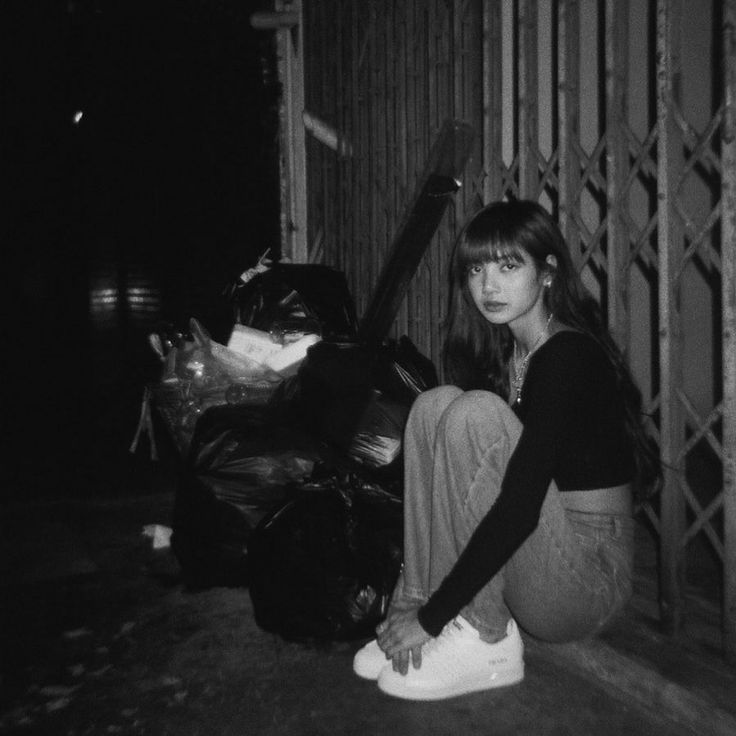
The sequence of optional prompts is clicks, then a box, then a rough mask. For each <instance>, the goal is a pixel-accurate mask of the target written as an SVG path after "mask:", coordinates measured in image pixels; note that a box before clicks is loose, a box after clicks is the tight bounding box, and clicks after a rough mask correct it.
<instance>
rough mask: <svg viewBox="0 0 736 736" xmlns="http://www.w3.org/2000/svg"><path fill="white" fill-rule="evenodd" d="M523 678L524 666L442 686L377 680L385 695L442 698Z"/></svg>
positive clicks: (507, 684)
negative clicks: (432, 686)
mask: <svg viewBox="0 0 736 736" xmlns="http://www.w3.org/2000/svg"><path fill="white" fill-rule="evenodd" d="M523 679H524V667H523V666H522V667H521V668H520V669H515V670H509V671H508V672H496V673H494V676H493V677H491V678H490V679H489V678H488V676H487V675H476V676H475V677H466V678H463V679H462V680H460V681H459V682H454V683H452V684H451V685H447V686H446V687H442V688H434V689H431V690H430V689H421V688H413V687H406V685H404V683H403V682H399V681H397V680H392V681H389V683H388V685H387V684H386V683H382V682H381V681H380V680H379V681H378V687H379V689H380V690H381V691H382V692H384V693H386V694H387V695H393V696H394V697H396V698H403V699H404V700H444V699H445V698H455V697H458V696H459V695H467V694H468V693H475V692H480V691H482V690H493V689H495V688H497V687H508V686H510V685H516V684H518V683H520V682H521V681H522V680H523Z"/></svg>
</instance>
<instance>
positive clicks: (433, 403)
mask: <svg viewBox="0 0 736 736" xmlns="http://www.w3.org/2000/svg"><path fill="white" fill-rule="evenodd" d="M461 394H462V389H460V388H458V387H457V386H436V387H435V388H431V389H429V390H427V391H423V392H422V393H421V394H419V396H417V398H416V399H415V400H414V403H413V404H412V407H411V414H410V417H409V418H410V419H417V418H424V417H426V416H436V417H437V419H439V417H440V416H441V415H442V412H443V411H444V410H445V408H446V407H447V406H448V405H449V404H450V403H452V401H453V400H454V399H455V398H457V397H458V396H460V395H461Z"/></svg>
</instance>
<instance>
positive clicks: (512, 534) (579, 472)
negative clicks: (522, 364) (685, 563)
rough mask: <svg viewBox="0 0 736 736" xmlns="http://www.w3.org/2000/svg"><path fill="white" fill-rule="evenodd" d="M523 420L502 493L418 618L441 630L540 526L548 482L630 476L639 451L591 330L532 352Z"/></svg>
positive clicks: (564, 335)
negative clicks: (626, 427) (625, 425)
mask: <svg viewBox="0 0 736 736" xmlns="http://www.w3.org/2000/svg"><path fill="white" fill-rule="evenodd" d="M513 409H514V412H515V413H516V415H517V416H518V417H519V419H520V420H521V422H522V424H523V429H522V433H521V437H520V439H519V443H518V445H517V446H516V449H515V450H514V452H513V453H512V455H511V458H510V459H509V463H508V466H507V468H506V473H505V475H504V478H503V482H502V485H501V491H500V494H499V496H498V498H497V500H496V502H495V503H494V505H493V506H492V507H491V509H490V511H489V512H488V513H487V514H486V516H485V517H484V518H483V519H482V520H481V522H480V523H479V525H478V527H477V528H476V530H475V532H474V533H473V535H472V536H471V538H470V540H469V541H468V544H467V546H466V548H465V549H464V550H463V552H462V554H461V555H460V557H459V558H458V560H457V562H456V563H455V565H454V567H453V568H452V570H451V571H450V573H449V574H448V575H447V577H446V578H445V580H444V581H443V582H442V584H441V585H440V587H439V588H438V590H437V591H435V593H434V594H433V595H432V596H431V597H430V599H429V600H428V601H427V603H426V604H425V605H424V606H422V608H421V609H420V610H419V614H418V615H419V622H420V624H421V625H422V627H423V628H424V629H425V630H426V631H427V633H429V634H431V635H432V636H437V635H438V634H439V633H440V632H441V631H442V628H443V627H444V626H445V624H447V623H448V622H449V621H450V620H452V619H453V618H454V617H455V616H456V615H457V614H458V613H459V612H460V610H461V609H462V608H463V606H465V605H467V604H468V603H469V602H470V601H471V600H472V599H473V598H474V597H475V595H476V593H478V591H479V590H480V589H481V588H482V587H483V586H484V585H485V584H486V583H487V582H488V581H489V580H491V578H493V576H494V575H495V574H496V573H497V572H498V571H499V570H500V569H501V568H502V567H503V565H504V564H505V563H506V561H507V560H508V559H509V558H510V557H511V556H512V555H513V554H514V552H515V551H516V550H517V549H518V548H519V547H520V546H521V545H522V544H523V542H524V540H525V539H527V537H528V536H529V535H530V534H531V533H532V532H533V531H534V530H535V529H536V527H537V524H538V523H539V515H540V510H541V507H542V503H543V501H544V498H545V496H546V494H547V490H548V488H549V485H550V481H552V480H553V479H554V480H555V481H556V483H557V487H558V488H559V490H560V491H563V492H564V491H566V490H568V491H569V490H586V489H595V488H606V487H611V486H616V485H620V484H623V483H628V482H630V481H631V480H632V479H633V477H634V472H635V468H634V457H633V451H632V448H631V443H630V441H629V439H628V435H627V433H626V431H625V428H624V413H623V399H622V396H621V394H620V392H619V390H618V388H617V385H616V379H615V374H614V371H613V368H612V366H611V364H610V362H609V360H608V358H607V357H606V355H605V353H604V352H603V349H602V348H601V347H600V346H599V345H598V344H597V343H596V342H595V341H594V340H593V339H592V338H591V337H589V336H587V335H584V334H582V333H579V332H573V331H562V332H558V333H556V334H555V335H553V336H552V337H550V338H549V339H548V340H547V342H545V343H544V344H543V345H542V346H541V347H540V348H539V349H538V350H537V351H536V352H535V353H533V355H532V356H531V358H530V361H529V367H528V371H527V375H526V379H525V382H524V387H523V396H522V402H521V403H520V404H514V405H513Z"/></svg>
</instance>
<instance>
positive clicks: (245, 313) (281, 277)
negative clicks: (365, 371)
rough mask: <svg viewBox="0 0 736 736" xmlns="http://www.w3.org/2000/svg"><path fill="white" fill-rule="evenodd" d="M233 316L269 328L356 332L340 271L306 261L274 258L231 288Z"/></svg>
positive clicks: (345, 336) (346, 335)
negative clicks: (285, 260) (272, 262)
mask: <svg viewBox="0 0 736 736" xmlns="http://www.w3.org/2000/svg"><path fill="white" fill-rule="evenodd" d="M231 299H232V302H233V311H234V316H235V321H236V322H238V323H240V324H243V325H248V326H250V327H254V328H255V329H258V330H264V331H266V332H270V331H271V330H274V329H277V330H278V329H281V330H292V331H299V330H300V329H302V331H304V332H315V333H317V334H320V335H321V336H322V337H324V338H326V339H333V340H334V339H340V340H350V339H352V338H354V337H355V334H356V332H357V325H358V321H357V317H356V313H355V305H354V302H353V298H352V296H351V295H350V291H349V290H348V286H347V281H346V280H345V275H344V274H343V273H342V272H341V271H338V270H336V269H334V268H330V267H329V266H324V265H321V264H310V263H274V264H273V265H271V266H270V267H269V268H268V269H267V270H265V271H263V272H261V273H258V274H257V275H256V276H254V277H253V278H252V279H250V280H249V281H248V282H247V283H245V284H240V285H239V286H238V287H237V288H235V289H234V290H233V291H232V294H231Z"/></svg>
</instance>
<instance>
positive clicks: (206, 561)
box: [148, 264, 437, 639]
mask: <svg viewBox="0 0 736 736" xmlns="http://www.w3.org/2000/svg"><path fill="white" fill-rule="evenodd" d="M229 296H230V299H231V303H232V305H233V315H234V324H233V327H232V332H231V334H230V338H229V340H228V342H227V344H220V343H218V342H216V341H215V340H213V339H212V338H211V337H210V335H209V334H208V333H207V330H206V328H205V327H204V326H203V325H201V324H200V323H199V322H198V321H197V320H195V319H192V320H191V321H190V324H189V334H187V335H184V334H181V333H172V332H169V333H164V332H158V333H154V334H152V335H151V336H150V337H149V340H150V343H151V347H152V348H153V350H154V351H155V352H156V353H157V355H158V356H159V358H160V361H161V373H160V378H159V380H158V381H157V382H156V383H154V384H153V385H151V386H149V387H148V395H149V396H150V397H151V401H152V405H153V407H154V408H155V410H156V411H157V413H158V415H159V417H161V419H162V420H163V423H164V424H165V426H166V428H167V430H168V432H169V434H170V436H171V437H172V438H173V440H174V443H175V444H176V447H177V448H178V450H179V453H180V455H181V458H182V461H183V472H182V473H181V476H180V479H179V482H178V486H177V492H176V499H175V506H174V515H173V516H174V518H173V534H172V535H171V546H172V549H173V551H174V553H175V554H176V556H177V559H178V560H179V563H180V565H181V567H182V571H183V574H184V577H185V580H186V582H187V583H188V585H189V586H191V587H210V586H213V585H238V586H248V587H249V589H250V593H251V597H252V598H253V602H254V610H255V613H256V618H257V621H258V623H259V624H260V625H261V626H262V627H263V628H266V629H269V630H272V631H275V632H277V633H280V634H282V635H284V636H286V637H288V638H306V637H312V638H314V637H316V638H320V639H325V638H329V639H348V638H355V637H357V636H361V635H363V634H364V633H365V632H367V631H368V630H369V629H370V628H371V627H372V626H375V624H376V623H377V621H378V620H380V618H381V617H382V615H384V614H385V610H386V605H387V602H388V597H389V595H390V592H391V589H392V587H393V584H394V582H395V579H396V576H397V574H398V570H399V566H400V564H401V554H402V502H401V486H402V479H401V474H402V462H401V450H402V436H403V429H404V425H405V422H406V417H407V415H408V412H409V408H410V407H411V404H412V402H413V401H414V399H415V398H416V396H417V395H418V394H419V393H420V392H421V391H423V390H426V388H428V387H430V386H432V385H436V382H437V376H436V371H435V368H434V365H433V364H432V362H431V361H430V360H428V359H427V358H425V357H424V356H422V355H421V354H420V353H419V351H418V350H417V349H416V348H415V347H414V345H413V344H412V343H411V341H410V340H409V339H408V338H406V337H403V338H401V339H400V340H398V341H391V340H387V341H383V342H382V343H381V344H378V345H368V344H365V343H361V342H359V341H358V339H357V337H356V336H357V327H358V323H357V320H356V318H355V310H354V307H353V303H352V298H351V297H350V295H349V292H348V289H347V285H346V282H345V279H344V276H343V274H342V273H340V272H338V271H335V270H334V269H331V268H328V267H325V266H314V265H296V264H272V265H271V266H270V267H268V268H259V269H258V270H257V271H256V272H254V273H251V274H250V277H249V278H248V279H247V281H245V282H242V283H240V284H239V285H238V286H237V287H236V288H234V289H231V291H230V294H229ZM308 589H309V590H312V594H311V595H308V594H307V592H306V591H307V590H308ZM315 591H320V592H319V594H317V595H315Z"/></svg>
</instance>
